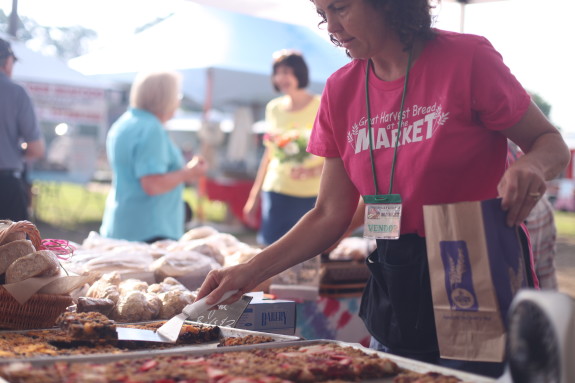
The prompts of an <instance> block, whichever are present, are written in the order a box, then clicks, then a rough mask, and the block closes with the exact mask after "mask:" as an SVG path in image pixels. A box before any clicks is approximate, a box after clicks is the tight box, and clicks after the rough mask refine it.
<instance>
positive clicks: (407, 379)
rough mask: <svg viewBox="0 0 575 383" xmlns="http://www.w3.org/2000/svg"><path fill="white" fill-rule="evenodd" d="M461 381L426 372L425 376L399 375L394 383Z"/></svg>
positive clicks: (453, 382)
mask: <svg viewBox="0 0 575 383" xmlns="http://www.w3.org/2000/svg"><path fill="white" fill-rule="evenodd" d="M458 382H461V379H459V378H456V377H455V376H451V375H443V374H440V373H438V372H426V373H424V374H421V373H418V372H413V371H408V372H404V373H401V374H399V375H398V376H396V377H395V379H394V380H393V383H458Z"/></svg>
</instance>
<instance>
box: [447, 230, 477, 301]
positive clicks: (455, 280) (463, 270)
mask: <svg viewBox="0 0 575 383" xmlns="http://www.w3.org/2000/svg"><path fill="white" fill-rule="evenodd" d="M439 246H440V250H441V260H442V261H443V269H444V270H445V290H446V291H447V296H448V298H449V303H450V305H451V309H452V310H455V311H477V308H478V307H477V296H476V295H475V290H474V289H473V274H472V272H471V262H470V260H469V252H468V251H467V244H466V243H465V241H441V242H439Z"/></svg>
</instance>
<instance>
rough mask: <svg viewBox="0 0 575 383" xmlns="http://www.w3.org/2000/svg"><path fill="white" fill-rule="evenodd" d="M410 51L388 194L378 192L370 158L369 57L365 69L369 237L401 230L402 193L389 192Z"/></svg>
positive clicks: (366, 224)
mask: <svg viewBox="0 0 575 383" xmlns="http://www.w3.org/2000/svg"><path fill="white" fill-rule="evenodd" d="M412 52H413V50H410V51H409V57H408V59H407V69H406V71H405V81H404V84H403V95H402V96H401V107H400V109H399V122H398V124H397V132H398V133H397V136H396V141H395V149H394V153H393V162H392V164H391V176H390V180H389V194H379V193H378V184H377V172H376V171H375V160H374V158H373V135H372V129H371V112H370V107H369V69H370V66H371V60H368V61H367V65H366V71H365V101H366V109H367V126H368V129H369V134H368V135H369V156H370V159H371V171H372V174H373V183H374V186H375V194H374V195H364V196H363V202H364V203H365V219H364V225H363V236H364V238H371V239H398V238H399V236H400V233H401V230H400V229H401V196H400V195H399V194H392V190H393V175H394V173H395V162H396V159H397V147H398V144H399V136H400V135H401V126H402V122H403V105H404V102H405V94H406V93H407V79H408V78H409V67H410V66H411V56H412Z"/></svg>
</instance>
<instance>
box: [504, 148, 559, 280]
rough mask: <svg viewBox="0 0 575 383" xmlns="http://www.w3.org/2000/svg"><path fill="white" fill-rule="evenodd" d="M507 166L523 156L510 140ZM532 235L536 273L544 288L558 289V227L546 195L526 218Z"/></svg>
mask: <svg viewBox="0 0 575 383" xmlns="http://www.w3.org/2000/svg"><path fill="white" fill-rule="evenodd" d="M508 142H509V145H508V151H507V166H509V165H511V164H512V163H513V162H514V161H515V160H516V159H517V158H519V157H520V156H521V154H522V153H521V152H520V151H519V149H518V148H517V146H516V145H515V144H513V143H512V142H510V141H508ZM525 226H527V230H528V231H529V236H530V237H531V248H532V252H533V258H534V261H535V274H537V278H538V279H539V287H540V288H541V289H542V290H557V274H556V269H555V255H556V254H557V246H556V243H555V241H556V239H557V229H556V227H555V216H554V210H553V206H552V205H551V202H549V199H547V196H546V195H544V196H543V197H542V198H541V199H540V200H539V201H538V202H537V204H536V205H535V207H533V210H531V213H529V215H528V216H527V219H526V220H525Z"/></svg>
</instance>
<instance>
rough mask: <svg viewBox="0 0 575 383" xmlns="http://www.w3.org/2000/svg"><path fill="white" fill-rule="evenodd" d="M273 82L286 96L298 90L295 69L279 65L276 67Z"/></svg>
mask: <svg viewBox="0 0 575 383" xmlns="http://www.w3.org/2000/svg"><path fill="white" fill-rule="evenodd" d="M272 81H273V83H274V84H275V86H277V88H278V89H279V90H280V92H282V93H284V94H290V93H291V92H294V91H296V90H297V89H298V85H299V84H298V81H297V77H296V76H295V74H294V73H293V69H292V68H291V67H290V66H287V65H279V66H277V67H276V70H275V73H274V74H273V77H272Z"/></svg>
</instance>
